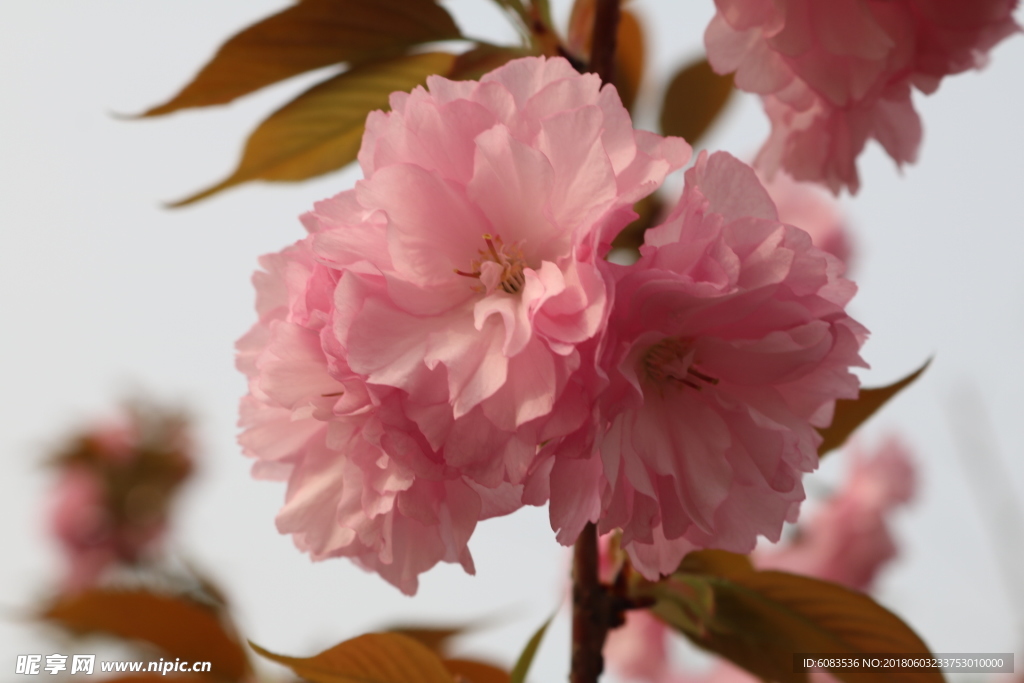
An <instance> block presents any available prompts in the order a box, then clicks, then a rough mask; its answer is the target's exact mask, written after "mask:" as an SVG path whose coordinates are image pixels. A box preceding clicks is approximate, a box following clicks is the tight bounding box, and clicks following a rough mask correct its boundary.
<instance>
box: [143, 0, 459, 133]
mask: <svg viewBox="0 0 1024 683" xmlns="http://www.w3.org/2000/svg"><path fill="white" fill-rule="evenodd" d="M459 37H460V34H459V29H458V27H457V26H456V25H455V22H454V21H453V20H452V18H451V16H450V15H449V14H448V12H447V11H445V9H444V8H443V7H441V6H439V5H438V4H436V3H435V2H434V0H372V1H368V0H301V2H299V3H298V4H296V5H293V6H292V7H289V8H288V9H286V10H284V11H283V12H279V13H278V14H275V15H273V16H271V17H268V18H267V19H264V20H263V21H261V22H259V23H257V24H254V25H252V26H250V27H249V28H247V29H245V30H243V31H242V32H241V33H238V34H236V35H235V36H233V37H232V38H230V39H229V40H228V41H227V42H226V43H224V45H222V46H221V48H220V49H219V50H218V51H217V54H215V55H214V56H213V59H211V60H210V61H209V63H207V64H206V66H204V67H203V69H202V70H201V71H200V72H199V73H198V74H197V75H196V77H195V78H194V79H193V80H192V82H191V83H189V84H188V85H186V86H185V87H184V89H182V91H181V92H179V93H178V94H177V95H175V96H174V97H173V98H171V100H170V101H168V102H166V103H165V104H161V105H159V106H156V107H153V108H152V109H150V110H149V111H147V112H145V113H144V114H142V116H157V115H159V114H167V113H170V112H172V111H176V110H178V109H183V108H186V107H205V106H209V105H212V104H224V103H226V102H230V101H231V100H233V99H235V98H236V97H240V96H242V95H245V94H248V93H250V92H253V91H255V90H259V89H260V88H262V87H264V86H267V85H270V84H271V83H276V82H278V81H281V80H284V79H286V78H290V77H292V76H295V75H296V74H300V73H303V72H305V71H309V70H311V69H317V68H320V67H323V66H329V65H331V64H338V63H341V62H349V63H358V62H364V61H368V60H372V59H380V58H382V57H387V56H393V55H395V54H399V53H401V52H404V51H405V50H406V48H408V47H409V46H411V45H417V44H420V43H427V42H432V41H437V40H451V39H455V38H459Z"/></svg>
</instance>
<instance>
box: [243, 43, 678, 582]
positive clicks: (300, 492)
mask: <svg viewBox="0 0 1024 683" xmlns="http://www.w3.org/2000/svg"><path fill="white" fill-rule="evenodd" d="M427 86H428V87H427V88H426V89H424V88H417V89H416V90H414V91H413V92H412V93H394V94H393V95H392V97H391V112H389V113H384V112H374V113H372V114H371V115H370V116H369V118H368V119H367V124H366V134H365V136H364V138H363V144H362V148H361V150H360V153H359V162H360V165H361V167H362V169H363V172H364V175H365V178H364V179H363V180H361V181H359V182H358V183H357V184H356V187H355V189H353V190H350V191H347V192H342V193H341V194H339V195H337V196H336V197H333V198H331V199H328V200H326V201H322V202H319V203H318V204H317V205H316V206H315V208H314V210H313V211H312V212H311V213H309V214H307V215H306V216H304V217H303V223H304V224H305V226H306V227H307V229H308V230H309V232H310V235H309V236H308V237H307V238H305V239H304V240H302V241H300V242H299V243H297V244H296V245H294V246H292V247H290V248H288V249H286V250H284V251H283V252H281V253H280V254H275V255H271V256H268V257H264V260H263V266H264V268H265V272H261V273H257V275H256V277H255V284H256V287H257V291H258V294H259V296H258V301H257V309H258V311H259V315H260V320H259V322H258V323H257V324H256V325H255V326H254V327H253V329H252V330H251V331H250V332H249V333H248V334H247V335H246V336H245V337H244V338H243V339H242V340H241V341H240V342H239V345H238V350H239V357H238V363H239V367H240V369H242V370H243V371H244V372H245V373H246V374H247V375H248V377H249V380H250V381H249V387H250V393H249V396H247V397H246V398H245V399H244V400H243V403H242V418H241V424H242V426H243V428H244V432H243V434H242V435H241V437H240V440H241V443H242V445H243V447H244V449H245V452H246V453H247V454H248V455H250V456H252V457H255V458H257V460H258V462H257V463H256V465H255V467H254V473H255V474H256V476H266V477H273V478H287V479H288V498H287V502H286V504H285V506H284V508H283V509H282V511H281V513H280V515H279V516H278V528H279V530H280V531H281V532H282V533H290V534H292V535H293V537H294V539H295V543H296V545H297V546H298V547H299V548H300V549H302V550H304V551H307V552H309V553H310V554H311V556H312V557H313V558H314V559H322V558H326V557H335V556H346V557H351V558H353V559H354V560H355V561H356V562H357V563H358V564H360V565H361V566H363V567H365V568H367V569H370V570H372V571H376V572H378V573H380V574H381V575H382V576H383V577H384V578H385V579H387V580H388V581H391V582H392V583H394V584H395V585H397V586H399V587H400V588H401V589H402V590H403V591H405V592H408V593H412V592H414V591H415V590H416V586H417V576H418V575H419V574H420V573H422V572H423V571H426V570H427V569H429V568H430V567H431V566H433V565H434V564H436V563H437V562H439V561H445V562H458V563H460V564H461V565H462V566H463V567H464V568H465V569H466V571H469V572H472V571H473V564H472V558H471V556H470V553H469V550H468V548H467V546H466V543H467V541H468V539H469V537H470V535H471V533H472V532H473V530H474V528H475V526H476V523H477V522H478V521H479V520H481V519H485V518H487V517H491V516H494V515H499V514H507V513H508V512H511V511H512V510H515V509H517V508H518V507H520V506H521V505H523V504H524V503H529V504H541V503H543V502H544V501H545V499H546V484H544V483H543V482H541V483H537V484H534V485H533V486H532V487H531V488H526V479H527V473H528V472H530V470H531V467H532V466H533V463H534V460H535V458H536V454H537V448H538V445H539V444H540V443H542V442H545V441H550V440H552V439H555V438H558V437H561V436H563V435H565V434H567V433H569V432H571V431H573V430H575V429H577V428H578V427H579V425H580V424H581V423H582V422H583V421H584V420H585V419H586V417H587V415H588V413H589V410H590V406H589V404H588V403H587V402H586V400H587V399H586V396H585V395H584V393H583V392H582V391H581V390H580V389H579V380H572V381H570V378H571V377H572V376H573V374H574V372H575V371H576V370H577V368H578V367H579V365H580V352H579V350H578V347H579V346H581V345H583V344H585V343H587V342H588V341H591V340H593V339H595V338H596V337H598V336H599V334H600V333H601V332H602V331H603V330H604V326H605V322H606V319H607V315H608V307H609V300H610V281H609V280H608V279H607V276H606V275H605V273H603V271H602V270H601V266H600V265H599V263H598V261H599V251H600V249H602V248H603V247H602V246H601V245H603V244H605V243H607V242H610V240H611V239H612V237H614V235H615V234H616V233H617V232H618V231H619V230H621V229H622V228H623V227H624V226H625V225H626V224H628V223H629V222H630V220H631V219H632V218H633V216H634V215H635V214H634V213H633V212H632V205H633V203H634V202H635V201H636V200H637V199H639V198H641V197H643V196H645V195H647V194H649V193H650V192H652V191H653V190H655V189H656V188H657V187H658V186H659V185H660V184H661V182H662V181H663V179H664V178H665V176H666V174H668V173H669V172H670V171H672V170H674V169H676V168H679V167H680V166H682V165H683V164H684V163H686V161H687V160H688V158H689V152H690V150H689V147H688V146H687V145H686V143H685V142H683V141H682V140H680V139H678V138H662V137H660V136H657V135H653V134H651V133H645V132H642V131H634V130H633V129H632V125H631V122H630V120H629V116H628V114H627V112H626V110H625V109H624V108H623V106H622V104H621V102H620V101H619V98H618V95H617V94H616V92H615V89H614V88H613V87H605V88H601V87H600V80H599V79H598V78H597V77H596V76H594V75H580V74H578V73H577V72H576V71H575V70H574V69H573V68H572V67H571V66H570V65H569V63H568V62H566V61H565V60H564V59H547V60H545V59H542V58H527V59H520V60H516V61H513V62H510V63H508V64H507V65H505V66H503V67H501V68H499V69H497V70H496V71H493V72H491V73H490V74H488V75H486V76H484V77H483V78H482V79H481V80H480V81H479V82H477V81H461V82H454V81H449V80H447V79H444V78H441V77H431V78H430V79H428V81H427ZM537 481H538V482H539V479H538V480H537Z"/></svg>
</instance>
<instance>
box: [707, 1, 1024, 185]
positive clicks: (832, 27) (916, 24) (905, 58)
mask: <svg viewBox="0 0 1024 683" xmlns="http://www.w3.org/2000/svg"><path fill="white" fill-rule="evenodd" d="M715 4H716V6H717V7H718V13H717V14H716V15H715V17H714V19H713V20H712V21H711V24H710V25H709V26H708V29H707V31H706V33H705V36H704V39H705V43H706V46H707V52H708V59H709V61H710V62H711V65H712V66H713V67H714V69H715V70H716V71H718V72H719V73H731V72H735V82H736V86H737V87H738V88H740V89H741V90H746V91H748V92H753V93H757V94H759V95H761V97H762V98H763V101H764V107H765V111H766V112H767V114H768V117H769V119H770V120H771V125H772V131H771V134H770V136H769V138H768V141H767V142H766V143H765V145H764V147H763V148H762V149H761V152H760V154H759V155H758V159H757V165H758V167H759V168H761V169H763V170H764V171H765V172H767V173H768V174H769V175H771V174H773V173H774V172H775V171H776V170H777V169H779V168H784V169H786V170H787V171H789V172H790V173H791V174H792V175H793V177H795V178H796V179H798V180H813V181H818V182H822V183H824V184H826V185H828V187H830V188H831V189H832V191H833V192H837V193H838V192H839V190H840V189H841V188H842V187H843V186H846V187H848V188H849V189H850V191H851V192H856V191H857V189H858V187H859V186H860V180H859V178H858V175H857V167H856V159H857V156H858V155H859V154H860V152H861V150H862V149H863V148H864V145H865V144H866V143H867V141H868V140H869V139H874V140H877V141H878V142H879V143H880V144H881V145H882V146H883V147H884V148H885V150H886V152H888V153H889V155H890V156H891V157H892V158H893V159H894V160H895V161H896V163H897V164H899V165H902V164H903V163H906V162H913V161H914V160H915V159H916V157H917V150H918V146H919V144H920V141H921V122H920V119H919V118H918V115H917V112H916V111H915V110H914V107H913V104H912V102H911V90H912V88H917V89H918V90H920V91H921V92H923V93H925V94H930V93H932V92H934V91H935V90H936V89H937V88H938V86H939V83H940V82H941V80H942V79H943V78H944V77H945V76H948V75H950V74H956V73H960V72H962V71H966V70H967V69H971V68H977V67H980V66H982V65H984V63H985V61H986V58H987V57H986V56H987V53H988V51H989V50H990V49H991V48H992V47H993V46H995V45H996V44H997V43H999V42H1000V41H1001V40H1003V39H1004V38H1006V37H1007V36H1009V35H1010V34H1012V33H1014V32H1015V31H1018V30H1019V27H1018V26H1017V24H1016V22H1015V21H1014V20H1013V17H1012V15H1011V12H1012V10H1013V9H1014V7H1015V6H1016V4H1017V0H974V1H972V2H960V1H958V0H715Z"/></svg>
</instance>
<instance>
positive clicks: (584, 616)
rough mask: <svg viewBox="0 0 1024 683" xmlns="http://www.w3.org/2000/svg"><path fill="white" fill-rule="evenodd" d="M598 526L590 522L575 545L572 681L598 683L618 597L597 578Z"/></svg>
mask: <svg viewBox="0 0 1024 683" xmlns="http://www.w3.org/2000/svg"><path fill="white" fill-rule="evenodd" d="M597 562H598V559H597V527H596V526H595V525H594V524H593V523H590V524H587V526H586V527H584V529H583V533H581V534H580V537H579V539H577V540H576V545H575V546H574V547H573V563H572V670H571V672H570V674H569V681H570V683H597V679H598V677H599V676H600V675H601V671H602V670H603V669H604V657H603V656H602V654H601V651H602V650H603V649H604V641H605V638H607V636H608V629H609V628H610V627H611V625H612V624H613V623H615V611H616V604H615V599H614V598H613V596H612V595H611V593H610V592H609V590H608V587H607V586H605V585H604V584H602V583H601V582H600V580H599V578H598V572H597V566H598V565H597Z"/></svg>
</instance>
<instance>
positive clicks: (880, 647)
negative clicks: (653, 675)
mask: <svg viewBox="0 0 1024 683" xmlns="http://www.w3.org/2000/svg"><path fill="white" fill-rule="evenodd" d="M641 592H642V594H646V595H654V596H655V597H656V599H657V600H658V602H657V603H656V604H655V606H654V608H653V610H652V611H653V612H654V613H655V614H656V615H657V616H659V617H660V618H662V619H663V620H665V621H666V622H667V623H669V624H670V625H671V626H674V627H676V628H677V629H678V630H680V631H681V632H682V633H683V634H684V635H686V636H687V637H688V638H689V639H690V640H692V641H693V642H694V643H696V644H697V645H699V646H700V647H702V648H704V649H707V650H710V651H712V652H715V653H717V654H719V655H721V656H723V657H725V658H727V659H729V660H730V661H732V662H734V663H736V664H738V665H739V666H742V667H743V668H745V669H747V670H748V671H750V672H751V673H753V674H755V675H757V676H760V677H761V678H763V679H765V680H773V681H781V682H783V683H796V682H800V683H803V682H804V681H806V680H807V674H806V673H801V672H796V671H795V670H794V666H793V664H794V662H793V655H794V653H803V652H806V653H829V654H836V655H848V656H855V655H859V654H867V653H892V654H897V653H907V654H911V653H913V654H919V655H927V654H929V651H928V648H927V646H926V645H925V644H924V642H923V641H922V640H921V638H920V637H918V635H917V634H916V633H914V631H913V630H911V629H910V627H909V626H907V625H906V624H905V623H904V622H903V621H902V620H900V618H899V617H897V616H896V615H895V614H893V613H892V612H890V611H889V610H887V609H885V608H884V607H882V606H881V605H879V604H878V603H876V602H875V601H874V600H873V599H871V598H870V597H868V596H867V595H864V594H863V593H859V592H856V591H853V590H850V589H848V588H845V587H843V586H840V585H838V584H834V583H830V582H827V581H820V580H818V579H812V578H809V577H806V576H797V575H795V574H788V573H785V572H777V571H758V570H755V569H753V568H752V567H751V566H750V563H749V561H748V560H747V559H746V558H745V557H743V556H740V555H733V554H732V553H725V552H723V551H710V552H709V551H702V552H700V553H691V555H690V556H688V557H687V558H686V560H684V562H683V564H682V565H681V566H680V571H679V572H677V573H676V574H673V575H672V576H671V577H669V579H668V580H666V581H663V582H659V584H648V585H647V586H646V587H641ZM708 592H710V594H711V596H710V599H709V598H708V595H707V594H708ZM666 603H667V604H666ZM681 605H683V606H685V607H684V608H681V607H680V606H681ZM680 612H682V613H683V615H684V617H683V618H680V619H677V618H675V617H676V616H678V614H679V613H680ZM832 674H833V675H835V676H836V677H838V678H839V679H841V680H843V681H846V682H847V683H862V682H863V683H867V682H868V681H872V682H882V683H885V682H887V681H894V682H895V681H900V682H907V683H912V682H913V683H918V682H919V683H932V682H938V681H942V680H943V679H942V675H941V673H939V672H938V671H936V670H909V671H897V670H882V669H875V670H872V671H857V670H850V669H841V668H840V669H835V670H833V671H832Z"/></svg>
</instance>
